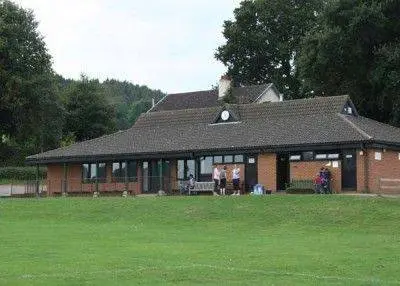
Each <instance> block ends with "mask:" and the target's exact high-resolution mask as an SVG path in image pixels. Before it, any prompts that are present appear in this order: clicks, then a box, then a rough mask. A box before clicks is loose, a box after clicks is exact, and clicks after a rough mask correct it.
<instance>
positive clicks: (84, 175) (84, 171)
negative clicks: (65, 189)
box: [82, 164, 90, 180]
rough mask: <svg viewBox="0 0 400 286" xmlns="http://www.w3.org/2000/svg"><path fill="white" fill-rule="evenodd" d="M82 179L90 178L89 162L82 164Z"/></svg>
mask: <svg viewBox="0 0 400 286" xmlns="http://www.w3.org/2000/svg"><path fill="white" fill-rule="evenodd" d="M82 179H83V180H85V179H90V169H89V164H83V165H82Z"/></svg>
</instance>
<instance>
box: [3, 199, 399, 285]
mask: <svg viewBox="0 0 400 286" xmlns="http://www.w3.org/2000/svg"><path fill="white" fill-rule="evenodd" d="M0 257H1V259H0V285H138V284H139V285H165V284H171V285H194V284H199V285H200V284H201V285H228V284H229V285H391V284H393V285H397V284H400V271H399V269H400V268H399V267H400V266H399V265H400V199H393V198H379V197H374V198H372V197H369V198H366V197H352V196H338V195H335V196H314V195H304V196H295V195H288V196H266V197H245V196H242V197H211V196H209V197H208V196H198V197H197V196H193V197H137V198H127V199H123V198H120V197H112V198H99V199H93V198H49V199H0Z"/></svg>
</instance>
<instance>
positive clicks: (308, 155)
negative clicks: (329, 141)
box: [303, 151, 314, 161]
mask: <svg viewBox="0 0 400 286" xmlns="http://www.w3.org/2000/svg"><path fill="white" fill-rule="evenodd" d="M313 159H314V152H312V151H307V152H303V160H304V161H311V160H313Z"/></svg>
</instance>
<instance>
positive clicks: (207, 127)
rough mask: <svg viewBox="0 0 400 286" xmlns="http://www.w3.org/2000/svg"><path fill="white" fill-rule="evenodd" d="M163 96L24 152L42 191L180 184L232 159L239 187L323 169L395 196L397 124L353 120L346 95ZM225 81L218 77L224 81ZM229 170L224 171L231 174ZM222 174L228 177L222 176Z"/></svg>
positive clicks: (350, 185)
mask: <svg viewBox="0 0 400 286" xmlns="http://www.w3.org/2000/svg"><path fill="white" fill-rule="evenodd" d="M221 80H222V82H221V83H220V86H219V90H218V91H217V90H214V91H202V92H194V93H184V94H174V95H168V96H166V97H165V98H164V99H163V100H161V101H160V102H159V103H158V104H156V105H155V106H153V108H152V109H151V110H149V112H147V113H144V114H142V115H141V116H140V117H139V118H138V120H137V121H136V123H135V124H134V125H133V126H132V127H131V128H130V129H128V130H125V131H120V132H117V133H114V134H111V135H107V136H103V137H100V138H96V139H93V140H88V141H84V142H80V143H76V144H73V145H71V146H68V147H64V148H59V149H55V150H51V151H48V152H44V153H40V154H36V155H33V156H29V157H27V163H29V164H44V165H47V167H48V178H47V189H48V190H49V192H50V193H60V192H85V191H86V192H91V191H94V190H99V191H117V190H128V191H130V192H134V193H151V192H158V191H159V190H166V191H173V190H177V189H179V182H180V181H182V180H186V179H187V178H188V176H189V174H193V175H194V176H195V178H196V180H198V181H211V172H212V164H214V163H215V164H219V165H227V166H228V169H229V168H231V167H232V166H233V164H237V165H238V166H239V167H240V168H241V170H242V171H241V179H242V180H241V181H242V182H243V185H242V189H244V190H246V191H249V189H250V188H251V186H252V185H254V184H255V183H261V184H263V185H264V186H265V187H266V188H267V189H270V190H272V191H273V192H274V191H277V190H283V189H285V186H286V184H287V183H289V182H290V181H291V180H296V179H312V178H313V177H314V176H315V174H316V172H317V171H318V170H319V169H320V168H321V167H322V166H324V167H327V168H329V169H330V171H331V173H332V177H333V182H332V186H333V189H334V190H335V191H337V192H341V191H348V190H351V191H358V192H364V191H369V192H385V193H387V192H391V193H393V192H400V186H399V185H400V184H399V182H400V180H399V179H400V129H399V128H395V127H392V126H389V125H386V124H383V123H379V122H376V121H374V120H371V119H368V118H365V117H362V116H360V115H359V114H358V113H357V109H356V107H355V106H354V104H353V103H352V101H351V99H350V97H349V96H335V97H319V98H318V97H317V98H310V99H299V100H286V101H282V97H281V96H280V95H279V92H278V91H277V90H276V88H275V87H274V86H273V85H271V84H270V85H263V86H252V87H247V88H246V87H241V88H236V89H235V88H232V89H231V90H230V92H233V93H236V96H237V97H238V98H239V102H240V104H224V103H223V102H222V101H221V100H220V98H221V97H222V96H223V95H224V94H226V92H227V91H228V90H229V88H230V87H229V81H228V80H227V79H226V78H222V79H221ZM224 81H226V82H224ZM229 173H230V172H228V174H229ZM228 180H229V177H228Z"/></svg>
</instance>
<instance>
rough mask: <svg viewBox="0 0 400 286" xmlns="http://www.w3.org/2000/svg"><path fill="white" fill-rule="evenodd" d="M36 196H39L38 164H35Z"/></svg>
mask: <svg viewBox="0 0 400 286" xmlns="http://www.w3.org/2000/svg"><path fill="white" fill-rule="evenodd" d="M35 192H36V197H37V198H39V164H36V186H35Z"/></svg>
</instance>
